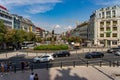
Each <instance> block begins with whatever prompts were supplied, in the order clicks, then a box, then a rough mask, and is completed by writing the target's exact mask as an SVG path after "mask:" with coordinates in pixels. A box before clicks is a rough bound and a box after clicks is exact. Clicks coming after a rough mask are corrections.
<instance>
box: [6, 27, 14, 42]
mask: <svg viewBox="0 0 120 80" xmlns="http://www.w3.org/2000/svg"><path fill="white" fill-rule="evenodd" d="M15 34H16V31H15V30H14V29H10V30H7V32H6V34H5V42H15V41H16V38H15Z"/></svg>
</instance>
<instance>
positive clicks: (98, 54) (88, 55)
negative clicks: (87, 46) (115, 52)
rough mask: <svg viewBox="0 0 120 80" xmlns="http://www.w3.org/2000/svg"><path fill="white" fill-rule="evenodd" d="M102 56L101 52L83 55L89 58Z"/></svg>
mask: <svg viewBox="0 0 120 80" xmlns="http://www.w3.org/2000/svg"><path fill="white" fill-rule="evenodd" d="M102 57H104V54H103V53H102V52H90V53H87V54H86V55H85V58H88V59H91V58H102Z"/></svg>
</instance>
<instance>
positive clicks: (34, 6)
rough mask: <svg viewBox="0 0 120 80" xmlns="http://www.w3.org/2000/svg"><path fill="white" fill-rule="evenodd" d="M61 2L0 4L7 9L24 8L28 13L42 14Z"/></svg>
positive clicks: (33, 0) (16, 0)
mask: <svg viewBox="0 0 120 80" xmlns="http://www.w3.org/2000/svg"><path fill="white" fill-rule="evenodd" d="M61 2H62V0H0V4H1V5H4V6H6V7H7V8H9V9H14V8H15V7H23V6H26V7H24V9H26V11H27V12H28V13H32V14H36V13H44V12H47V11H49V10H51V9H53V8H54V6H55V4H57V3H61Z"/></svg>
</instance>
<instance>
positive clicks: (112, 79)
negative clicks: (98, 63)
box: [93, 66, 115, 80]
mask: <svg viewBox="0 0 120 80" xmlns="http://www.w3.org/2000/svg"><path fill="white" fill-rule="evenodd" d="M93 68H94V69H96V70H98V71H99V72H101V73H102V74H104V75H105V76H107V77H108V78H110V79H111V80H115V79H114V78H112V77H111V76H109V75H108V74H106V73H105V72H103V71H102V70H100V69H98V68H97V67H95V66H93Z"/></svg>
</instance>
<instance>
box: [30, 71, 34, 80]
mask: <svg viewBox="0 0 120 80" xmlns="http://www.w3.org/2000/svg"><path fill="white" fill-rule="evenodd" d="M30 80H34V73H33V72H32V73H31V74H30Z"/></svg>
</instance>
